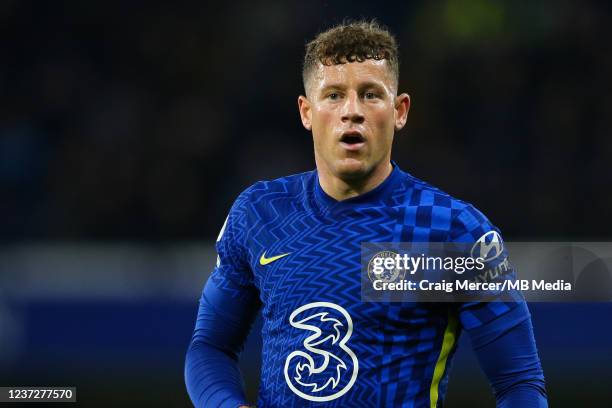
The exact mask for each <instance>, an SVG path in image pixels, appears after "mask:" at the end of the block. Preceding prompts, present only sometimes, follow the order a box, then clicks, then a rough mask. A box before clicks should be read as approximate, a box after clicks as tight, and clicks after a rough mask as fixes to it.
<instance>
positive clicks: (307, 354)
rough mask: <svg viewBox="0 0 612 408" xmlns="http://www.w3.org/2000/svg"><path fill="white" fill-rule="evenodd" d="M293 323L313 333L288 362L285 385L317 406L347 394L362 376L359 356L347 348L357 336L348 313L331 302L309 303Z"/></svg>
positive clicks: (295, 311)
mask: <svg viewBox="0 0 612 408" xmlns="http://www.w3.org/2000/svg"><path fill="white" fill-rule="evenodd" d="M289 323H290V324H291V326H293V327H295V328H296V329H299V330H306V331H308V332H311V334H309V335H308V337H306V338H305V339H304V341H303V343H302V347H301V349H298V350H295V351H293V352H291V353H290V354H289V355H288V356H287V359H286V360H285V370H284V373H285V381H287V385H288V386H289V388H290V389H291V391H293V392H294V393H295V394H297V395H298V396H300V397H302V398H304V399H306V400H309V401H316V402H325V401H331V400H334V399H336V398H339V397H341V396H342V395H344V394H346V393H347V392H348V391H349V390H350V389H351V387H352V386H353V385H354V384H355V381H356V380H357V373H358V372H359V361H358V360H357V356H356V355H355V353H354V352H353V351H352V350H351V349H350V348H349V347H348V346H347V344H346V343H347V342H348V340H349V339H350V338H351V335H352V334H353V320H352V319H351V316H350V315H349V314H348V312H347V311H346V310H345V309H344V308H342V307H341V306H338V305H336V304H334V303H330V302H314V303H308V304H306V305H304V306H301V307H299V308H297V309H295V310H294V311H293V313H291V316H290V317H289Z"/></svg>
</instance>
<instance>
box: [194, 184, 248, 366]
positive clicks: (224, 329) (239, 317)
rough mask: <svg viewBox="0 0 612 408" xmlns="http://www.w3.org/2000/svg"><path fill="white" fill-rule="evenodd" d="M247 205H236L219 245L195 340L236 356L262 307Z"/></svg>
mask: <svg viewBox="0 0 612 408" xmlns="http://www.w3.org/2000/svg"><path fill="white" fill-rule="evenodd" d="M246 204H247V200H246V198H245V194H244V193H243V194H242V195H241V196H240V197H239V198H238V199H237V200H236V202H235V203H234V205H233V206H232V209H231V210H230V213H229V215H228V217H227V219H226V220H225V223H224V225H223V227H222V228H221V232H220V233H219V237H218V238H217V242H216V249H217V262H216V265H215V268H214V270H213V272H212V274H211V276H210V278H209V279H208V281H207V282H206V285H205V286H204V290H203V291H202V297H201V298H200V307H199V311H198V318H197V321H196V326H195V331H194V340H196V341H204V342H207V343H208V344H210V345H213V346H215V347H218V348H222V349H223V350H224V351H226V352H228V353H231V354H232V355H234V356H235V355H236V354H237V353H238V352H239V351H240V349H241V347H242V344H243V343H244V340H245V339H246V337H247V335H248V332H249V330H250V327H251V325H252V323H253V321H254V319H255V317H256V315H257V312H258V310H259V307H260V301H259V291H258V289H257V287H256V286H255V284H254V278H253V273H252V270H251V268H250V265H249V261H248V251H247V248H246V246H245V244H244V243H245V238H246V237H245V231H246V211H247V209H246Z"/></svg>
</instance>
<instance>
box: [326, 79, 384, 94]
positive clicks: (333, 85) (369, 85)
mask: <svg viewBox="0 0 612 408" xmlns="http://www.w3.org/2000/svg"><path fill="white" fill-rule="evenodd" d="M367 88H381V89H385V86H384V85H383V84H381V83H378V82H374V81H366V82H363V83H361V84H359V86H358V89H367ZM330 89H340V90H344V89H346V85H344V84H340V83H330V84H327V85H325V86H324V87H323V88H321V92H324V91H327V90H330Z"/></svg>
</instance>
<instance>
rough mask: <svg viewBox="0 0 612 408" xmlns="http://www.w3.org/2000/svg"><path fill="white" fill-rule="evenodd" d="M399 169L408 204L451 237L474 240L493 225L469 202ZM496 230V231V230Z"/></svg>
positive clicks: (494, 228)
mask: <svg viewBox="0 0 612 408" xmlns="http://www.w3.org/2000/svg"><path fill="white" fill-rule="evenodd" d="M402 173H403V176H404V177H403V182H404V184H405V185H406V186H407V188H408V189H409V191H411V194H410V199H409V203H408V204H409V205H413V206H417V207H418V210H417V215H418V213H421V214H423V217H426V218H428V219H429V222H430V223H431V224H433V225H443V226H444V229H446V230H447V233H448V239H449V240H451V241H476V240H477V239H479V238H480V237H481V236H482V235H484V234H485V233H487V232H489V231H491V230H496V231H498V230H497V228H496V227H495V226H494V225H493V224H492V223H491V222H490V221H489V219H488V218H487V217H486V216H485V215H484V214H483V213H482V212H481V211H480V210H479V209H478V208H476V206H474V205H473V204H472V203H469V202H467V201H464V200H461V199H459V198H456V197H454V196H452V195H450V194H449V193H447V192H445V191H443V190H441V189H439V188H437V187H435V186H433V185H431V184H429V183H427V182H426V181H423V180H421V179H419V178H417V177H414V176H413V175H411V174H409V173H406V172H402ZM498 232H499V231H498Z"/></svg>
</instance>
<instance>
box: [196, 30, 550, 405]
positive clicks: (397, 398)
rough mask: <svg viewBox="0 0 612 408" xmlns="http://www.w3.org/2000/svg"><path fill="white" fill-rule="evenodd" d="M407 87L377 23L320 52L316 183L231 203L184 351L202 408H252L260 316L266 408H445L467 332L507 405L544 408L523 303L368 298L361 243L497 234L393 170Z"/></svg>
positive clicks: (310, 103)
mask: <svg viewBox="0 0 612 408" xmlns="http://www.w3.org/2000/svg"><path fill="white" fill-rule="evenodd" d="M398 77H399V69H398V55H397V46H396V43H395V40H394V39H393V37H392V36H391V35H390V34H389V33H388V32H387V31H386V30H384V29H382V28H381V27H379V26H378V25H377V24H376V23H370V22H356V23H351V24H345V25H340V26H337V27H334V28H332V29H330V30H328V31H326V32H324V33H322V34H319V35H318V36H317V37H316V38H315V39H314V40H313V41H312V42H310V43H309V44H308V45H307V48H306V56H305V61H304V67H303V80H304V88H305V91H306V95H305V96H300V97H299V98H298V106H299V111H300V115H301V119H302V123H303V125H304V127H305V128H306V129H308V130H309V131H312V135H313V140H314V151H315V162H316V171H312V172H308V173H303V174H298V175H293V176H289V177H285V178H281V179H278V180H274V181H265V182H259V183H256V184H255V185H253V186H252V187H250V188H249V189H247V190H246V191H244V192H243V193H242V194H241V195H240V196H239V197H238V199H237V200H236V202H235V203H234V205H233V207H232V209H231V211H230V213H229V216H228V218H227V219H226V221H225V224H224V225H223V228H222V230H221V233H220V234H219V238H218V241H217V251H218V258H217V266H216V268H215V270H214V272H213V273H212V275H211V277H210V279H209V280H208V282H207V283H206V285H205V287H204V291H203V294H202V298H201V300H200V309H199V313H198V318H197V322H196V328H195V332H194V335H193V339H192V342H191V344H190V347H189V351H188V353H187V360H186V367H185V376H186V383H187V389H188V391H189V395H190V397H191V399H192V401H193V403H194V404H195V405H196V406H198V407H204V406H206V407H232V408H235V407H238V406H241V405H248V403H247V401H246V400H245V398H244V393H243V386H242V379H241V376H240V371H239V369H238V365H237V356H238V353H239V351H240V350H241V347H242V344H243V342H244V340H245V338H246V336H247V333H248V331H249V328H250V325H251V323H252V321H253V319H254V317H255V315H256V313H257V312H258V310H259V309H260V308H261V310H262V315H263V319H264V326H263V332H262V335H263V351H262V352H263V355H262V369H261V386H260V390H259V401H258V406H259V407H292V406H296V407H297V406H299V407H302V406H330V407H331V406H333V407H399V406H402V407H439V406H441V405H442V403H443V399H444V395H445V392H446V385H447V380H448V367H449V365H450V362H451V359H452V356H453V354H454V351H455V348H456V344H457V339H458V336H459V333H460V331H461V330H465V331H467V332H468V333H469V335H470V337H471V339H472V343H473V346H474V350H475V351H476V353H477V355H478V358H479V360H480V362H481V365H482V367H483V369H484V371H485V373H486V374H487V376H488V378H489V379H490V381H491V384H492V386H493V389H494V392H495V396H496V399H497V403H498V406H499V407H522V408H524V407H545V406H546V405H547V403H546V392H545V388H544V377H543V373H542V369H541V366H540V362H539V358H538V355H537V351H536V348H535V342H534V338H533V333H532V326H531V320H530V315H529V312H528V310H527V308H526V305H525V303H524V301H522V300H519V301H515V302H504V301H499V302H490V303H485V302H471V303H461V304H453V303H433V302H432V303H391V302H386V303H383V302H363V301H362V299H361V297H360V294H361V290H360V270H361V267H360V244H361V243H362V242H370V241H373V242H399V241H407V242H423V241H425V242H470V241H471V242H476V241H477V240H479V239H482V237H484V236H485V235H487V234H491V233H492V231H496V229H495V228H494V227H493V226H492V225H491V224H490V223H489V221H488V220H487V219H486V218H485V217H484V216H483V215H482V214H481V213H480V212H479V211H478V210H476V209H475V208H474V207H472V206H471V205H469V204H467V203H464V202H462V201H459V200H456V199H454V198H452V197H450V196H449V195H448V194H446V193H444V192H442V191H440V190H438V189H436V188H433V187H431V186H429V185H428V184H426V183H425V182H423V181H420V180H418V179H416V178H414V177H412V176H410V175H409V174H407V173H405V172H403V171H401V170H400V169H399V167H398V166H397V165H396V164H395V163H393V162H392V161H391V144H392V141H393V135H394V132H395V131H398V130H400V129H401V128H402V127H403V126H404V125H405V123H406V119H407V116H408V110H409V107H410V98H409V96H408V95H407V94H399V95H398V94H397V87H398ZM493 234H496V232H493Z"/></svg>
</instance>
